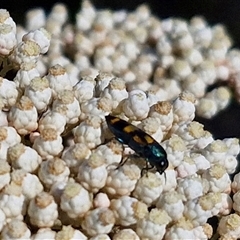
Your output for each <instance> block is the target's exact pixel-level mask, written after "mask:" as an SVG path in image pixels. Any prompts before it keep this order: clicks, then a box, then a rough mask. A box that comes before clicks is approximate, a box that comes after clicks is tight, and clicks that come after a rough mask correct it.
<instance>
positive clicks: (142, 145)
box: [105, 115, 168, 174]
mask: <svg viewBox="0 0 240 240" xmlns="http://www.w3.org/2000/svg"><path fill="white" fill-rule="evenodd" d="M105 118H106V122H107V125H108V128H109V129H110V131H111V132H112V133H113V135H114V136H115V138H116V139H117V140H118V141H119V142H120V143H122V144H125V145H128V146H129V147H130V148H131V149H132V150H134V151H135V153H136V154H137V155H138V156H140V157H141V158H144V159H145V160H146V167H145V168H144V169H142V171H143V170H148V169H150V168H149V167H148V163H149V164H150V166H151V168H154V167H155V168H156V169H157V171H158V172H159V173H160V174H162V173H163V172H164V171H165V169H166V168H167V167H168V160H167V153H166V151H165V150H164V149H163V147H162V146H161V145H160V144H159V143H158V142H157V141H156V140H155V139H153V138H152V137H151V136H150V135H149V134H147V133H145V132H144V131H143V130H141V129H140V128H138V127H136V126H134V125H132V124H130V123H128V122H127V121H124V120H123V119H120V118H118V117H115V116H112V115H108V116H106V117H105ZM120 164H121V163H120Z"/></svg>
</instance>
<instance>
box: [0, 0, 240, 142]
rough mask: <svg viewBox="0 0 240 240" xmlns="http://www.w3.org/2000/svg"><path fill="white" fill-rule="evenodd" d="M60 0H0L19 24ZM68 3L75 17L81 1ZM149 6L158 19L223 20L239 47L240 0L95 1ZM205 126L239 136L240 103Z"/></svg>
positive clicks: (223, 134)
mask: <svg viewBox="0 0 240 240" xmlns="http://www.w3.org/2000/svg"><path fill="white" fill-rule="evenodd" d="M56 2H58V1H52V0H48V1H47V0H31V1H28V0H17V1H16V0H0V8H6V9H7V10H8V11H9V12H10V14H11V16H12V18H13V19H14V20H15V22H17V23H21V24H24V15H25V12H26V11H27V10H28V9H30V8H34V7H42V8H44V9H45V10H46V12H49V11H50V10H51V8H52V6H53V5H54V4H55V3H56ZM59 2H63V3H66V5H67V6H68V8H69V12H70V17H71V19H72V20H73V21H74V16H75V13H76V12H77V10H78V9H79V8H80V3H81V1H78V0H77V1H76V0H69V1H66V0H65V1H59ZM145 2H147V4H148V5H149V6H150V8H151V10H152V12H153V13H154V14H155V15H157V16H158V17H159V18H168V17H182V18H184V19H190V18H191V17H192V16H195V15H202V16H204V17H205V18H206V20H207V21H208V22H209V24H210V25H214V24H216V23H223V24H224V25H225V26H226V28H227V29H228V32H229V34H230V35H231V36H232V38H233V42H234V47H237V48H240V0H159V1H158V0H151V1H140V0H135V1H130V0H128V1H126V0H117V1H116V0H111V1H107V0H102V1H99V0H98V1H97V0H95V1H92V3H93V4H94V6H95V7H96V8H110V9H113V10H119V9H127V10H129V11H131V10H134V9H135V8H136V7H137V6H138V5H139V4H142V3H145ZM197 120H198V121H200V122H202V123H203V124H204V125H205V128H206V129H207V130H209V131H210V132H211V133H213V135H214V137H216V138H225V137H237V138H240V127H239V124H240V105H239V104H238V103H236V102H235V101H234V99H233V101H232V104H231V105H230V106H229V107H228V108H227V109H226V110H224V111H222V112H221V113H220V114H218V115H217V116H216V117H214V118H213V119H211V121H210V120H206V119H200V118H197Z"/></svg>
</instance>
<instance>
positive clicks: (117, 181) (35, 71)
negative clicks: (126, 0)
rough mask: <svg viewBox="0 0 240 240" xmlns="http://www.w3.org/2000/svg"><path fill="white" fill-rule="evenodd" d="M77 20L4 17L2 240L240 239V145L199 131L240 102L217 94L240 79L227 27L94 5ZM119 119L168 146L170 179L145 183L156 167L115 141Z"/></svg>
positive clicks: (57, 14) (59, 15) (0, 22)
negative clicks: (114, 123)
mask: <svg viewBox="0 0 240 240" xmlns="http://www.w3.org/2000/svg"><path fill="white" fill-rule="evenodd" d="M67 16H68V14H67V8H66V7H65V6H64V5H62V4H56V5H55V6H54V7H53V9H52V11H51V13H50V14H49V15H48V16H46V15H45V12H44V11H43V10H42V9H34V10H31V11H29V12H28V13H27V15H26V18H27V23H26V26H25V27H20V26H17V27H16V24H15V23H14V21H13V20H12V18H11V17H10V15H9V13H8V12H7V11H6V10H0V55H1V61H2V69H1V72H0V74H1V77H0V161H1V164H0V179H1V181H0V237H1V239H32V240H34V239H36V240H37V239H83V240H84V239H91V240H97V239H99V240H100V239H114V240H117V239H136V240H139V239H149V240H153V239H154V240H155V239H209V238H211V236H212V235H213V228H212V226H211V225H210V224H208V223H207V221H208V219H209V218H211V217H213V216H217V217H219V219H220V221H219V226H218V230H217V231H218V234H219V235H220V239H222V240H223V239H237V238H240V227H239V226H240V205H239V199H240V174H239V173H238V174H236V175H235V177H234V179H233V181H231V179H230V176H229V174H232V173H234V172H235V170H236V166H237V159H236V157H237V155H238V153H239V151H240V147H239V142H238V140H237V139H236V138H227V139H223V140H216V139H214V138H213V136H212V134H211V133H210V132H208V131H206V130H205V129H204V126H203V125H202V124H200V123H199V122H196V121H194V118H195V114H198V115H200V116H203V117H206V118H211V117H212V116H214V115H215V114H216V113H217V112H219V111H220V110H222V109H223V108H225V107H226V106H227V105H228V103H229V101H230V97H231V94H230V90H229V88H228V87H227V86H220V87H218V88H215V89H213V90H212V91H210V92H207V88H208V86H210V85H212V84H215V83H216V82H217V81H218V82H222V81H228V80H229V79H230V78H231V76H232V75H233V74H234V76H237V74H236V71H237V70H236V69H237V68H238V66H239V62H238V60H239V59H240V54H239V53H238V51H237V50H231V49H230V47H231V40H230V38H229V37H228V36H227V34H226V32H225V30H224V28H223V26H221V25H217V26H214V27H210V26H209V25H208V24H207V22H206V21H204V19H202V18H201V17H194V18H193V19H192V20H191V21H190V23H188V22H186V21H184V20H179V19H174V18H170V19H167V20H162V21H161V20H159V19H157V18H156V17H154V16H152V15H151V12H150V10H149V9H148V7H147V6H145V5H142V6H139V7H138V8H137V9H136V10H135V11H134V12H131V13H129V12H127V11H124V10H123V11H115V12H114V11H111V10H97V9H95V8H94V6H93V5H92V4H91V3H90V2H89V1H88V0H84V1H83V2H82V7H81V10H80V11H79V12H78V13H77V15H76V24H75V25H72V24H67V19H68V17H67ZM11 69H14V70H16V71H17V72H16V74H15V77H14V78H13V79H7V78H5V75H4V74H5V73H6V72H8V71H10V70H11ZM238 69H240V68H238ZM235 79H236V78H235ZM232 81H233V80H232ZM235 84H236V81H235ZM236 91H237V90H236ZM108 114H114V115H116V116H118V117H119V118H121V119H123V120H126V121H128V122H129V123H131V124H133V125H135V126H138V127H139V128H140V129H142V130H143V131H144V132H146V133H147V134H149V135H151V136H152V137H153V138H154V139H155V140H156V141H157V142H159V143H161V145H162V147H163V148H164V149H165V150H166V152H167V158H168V161H169V167H168V168H167V169H166V170H165V177H164V175H163V174H162V175H160V174H159V173H158V172H156V171H155V170H154V169H153V170H150V171H148V172H147V173H144V172H141V170H142V168H143V167H144V166H145V163H146V159H141V158H140V157H136V156H134V157H131V153H132V150H131V149H129V148H128V147H127V146H124V147H123V146H122V144H120V143H119V142H118V141H116V140H114V139H113V136H112V134H111V132H110V131H109V129H108V127H107V124H106V120H105V116H107V115H108ZM120 130H121V129H120ZM129 134H131V133H129ZM125 155H129V159H128V160H127V161H126V163H125V164H123V165H121V166H120V165H119V163H120V162H121V160H122V158H123V157H124V156H125ZM231 192H233V193H234V195H233V198H231V197H230V193H231ZM233 210H234V212H233ZM32 229H34V231H32V232H31V230H32Z"/></svg>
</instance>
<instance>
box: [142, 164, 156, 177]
mask: <svg viewBox="0 0 240 240" xmlns="http://www.w3.org/2000/svg"><path fill="white" fill-rule="evenodd" d="M153 168H154V166H152V165H150V167H149V163H148V161H146V167H145V168H143V169H142V170H141V177H142V176H143V174H144V171H147V173H146V174H147V177H148V171H149V170H150V169H153Z"/></svg>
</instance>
